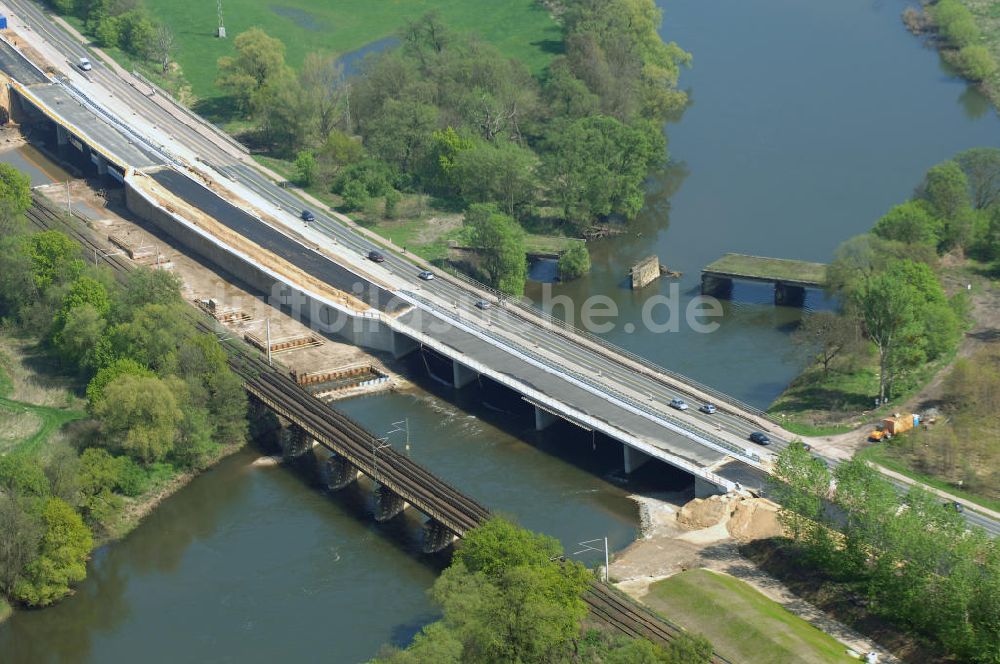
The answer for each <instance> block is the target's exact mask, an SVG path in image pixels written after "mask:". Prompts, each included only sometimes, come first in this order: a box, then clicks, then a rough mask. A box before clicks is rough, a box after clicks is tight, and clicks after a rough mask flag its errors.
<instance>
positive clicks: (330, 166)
mask: <svg viewBox="0 0 1000 664" xmlns="http://www.w3.org/2000/svg"><path fill="white" fill-rule="evenodd" d="M363 157H364V148H363V147H362V146H361V142H360V141H358V140H356V139H355V138H354V137H352V136H348V135H347V134H345V133H344V132H342V131H340V130H339V129H333V130H331V131H330V132H329V133H328V134H327V135H326V140H325V141H324V142H323V144H322V145H321V146H320V147H319V150H318V151H317V153H316V161H317V169H318V174H319V178H320V181H321V182H322V183H323V184H329V183H330V181H331V180H333V179H335V178H336V177H337V176H338V175H340V171H341V170H342V169H343V168H344V167H346V166H350V165H351V164H356V163H357V162H359V161H361V159H362V158H363Z"/></svg>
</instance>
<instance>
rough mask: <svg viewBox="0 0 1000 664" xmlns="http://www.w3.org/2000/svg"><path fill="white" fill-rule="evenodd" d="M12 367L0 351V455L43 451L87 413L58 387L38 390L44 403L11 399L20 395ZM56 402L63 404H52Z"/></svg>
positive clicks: (7, 357)
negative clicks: (17, 391) (59, 433)
mask: <svg viewBox="0 0 1000 664" xmlns="http://www.w3.org/2000/svg"><path fill="white" fill-rule="evenodd" d="M13 366H14V363H13V362H12V361H11V358H10V356H9V355H7V354H6V353H5V352H3V351H0V454H7V453H11V452H16V453H19V454H31V455H36V454H40V453H44V452H45V448H46V447H47V444H48V442H49V441H50V440H51V439H52V438H53V436H54V435H55V434H57V433H58V432H59V431H60V430H61V429H62V427H63V426H64V425H66V424H67V423H69V422H73V421H75V420H79V419H82V418H84V417H86V416H87V414H86V413H85V412H84V411H83V410H81V409H80V408H78V407H75V406H76V404H75V403H72V402H74V399H73V397H72V396H71V395H70V394H69V393H68V392H65V391H63V390H60V389H58V388H47V389H45V390H44V391H41V390H39V391H38V394H39V395H43V396H42V398H43V399H44V400H45V401H46V404H44V405H42V404H38V403H34V402H33V401H26V400H19V399H16V398H12V397H16V396H20V395H18V394H16V390H15V381H14V376H13V371H14V369H13ZM57 402H59V403H62V404H65V405H55V404H56V403H57ZM71 403H72V406H71Z"/></svg>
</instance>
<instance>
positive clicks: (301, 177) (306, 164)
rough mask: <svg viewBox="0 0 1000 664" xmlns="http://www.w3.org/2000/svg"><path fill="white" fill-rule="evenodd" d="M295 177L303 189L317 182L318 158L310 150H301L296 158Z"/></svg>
mask: <svg viewBox="0 0 1000 664" xmlns="http://www.w3.org/2000/svg"><path fill="white" fill-rule="evenodd" d="M295 177H296V179H297V180H298V182H299V184H300V185H302V186H303V187H311V186H312V185H313V183H314V182H316V156H315V155H314V154H313V153H312V152H311V151H309V150H299V153H298V154H297V155H296V156H295Z"/></svg>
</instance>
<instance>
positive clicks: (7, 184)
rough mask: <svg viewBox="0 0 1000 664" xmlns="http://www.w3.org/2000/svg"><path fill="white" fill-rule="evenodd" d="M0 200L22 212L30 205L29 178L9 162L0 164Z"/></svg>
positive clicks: (12, 208) (17, 211) (15, 210)
mask: <svg viewBox="0 0 1000 664" xmlns="http://www.w3.org/2000/svg"><path fill="white" fill-rule="evenodd" d="M0 201H3V202H5V203H7V205H8V206H9V209H11V210H13V211H14V212H16V213H18V214H20V213H23V212H24V211H25V210H27V209H28V208H29V207H31V178H30V177H28V175H27V174H25V173H22V172H20V171H19V170H17V169H16V168H14V167H13V166H11V165H10V164H0Z"/></svg>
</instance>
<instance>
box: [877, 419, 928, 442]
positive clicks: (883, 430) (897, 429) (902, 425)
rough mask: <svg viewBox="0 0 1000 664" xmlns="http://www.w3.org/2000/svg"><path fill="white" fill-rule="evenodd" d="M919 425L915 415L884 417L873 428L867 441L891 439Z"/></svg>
mask: <svg viewBox="0 0 1000 664" xmlns="http://www.w3.org/2000/svg"><path fill="white" fill-rule="evenodd" d="M919 424H920V416H919V415H917V414H915V413H908V414H906V415H900V414H899V413H896V414H895V415H893V416H892V417H886V418H885V419H883V420H882V421H881V422H879V423H878V425H877V426H876V427H875V429H874V431H872V432H871V433H870V434H868V440H870V441H872V442H875V443H877V442H879V441H880V440H884V439H887V438H892V437H893V436H897V435H899V434H901V433H904V432H906V431H909V430H910V429H912V428H913V427H915V426H917V425H919Z"/></svg>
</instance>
